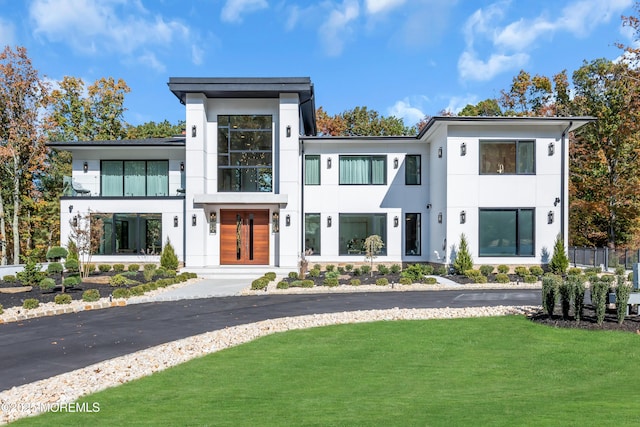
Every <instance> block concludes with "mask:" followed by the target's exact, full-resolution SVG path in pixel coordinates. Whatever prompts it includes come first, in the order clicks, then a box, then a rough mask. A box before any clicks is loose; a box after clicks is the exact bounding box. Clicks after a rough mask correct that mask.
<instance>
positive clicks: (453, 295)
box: [0, 289, 541, 390]
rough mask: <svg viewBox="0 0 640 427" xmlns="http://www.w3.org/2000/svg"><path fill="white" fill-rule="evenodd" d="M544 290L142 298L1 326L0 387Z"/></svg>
mask: <svg viewBox="0 0 640 427" xmlns="http://www.w3.org/2000/svg"><path fill="white" fill-rule="evenodd" d="M540 298H541V296H540V290H539V289H520V290H502V289H501V290H465V291H423V292H418V291H416V292H382V293H377V292H376V293H354V294H314V295H264V296H242V297H224V298H205V299H190V300H180V301H169V302H155V303H149V304H136V305H129V306H126V307H114V308H109V309H104V310H94V311H84V312H79V313H73V314H67V315H61V316H53V317H41V318H36V319H31V320H26V321H22V322H16V323H7V324H4V325H0V343H1V344H0V360H2V363H1V364H0V390H6V389H8V388H11V387H13V386H18V385H22V384H27V383H30V382H33V381H37V380H40V379H44V378H49V377H52V376H54V375H58V374H61V373H64V372H69V371H72V370H75V369H79V368H83V367H85V366H88V365H91V364H94V363H97V362H100V361H103V360H107V359H111V358H114V357H118V356H122V355H125V354H129V353H133V352H135V351H138V350H142V349H146V348H149V347H153V346H156V345H159V344H162V343H166V342H170V341H174V340H177V339H181V338H185V337H189V336H192V335H197V334H201V333H204V332H209V331H214V330H218V329H223V328H225V327H229V326H236V325H240V324H246V323H252V322H256V321H260V320H266V319H274V318H279V317H287V316H299V315H306V314H316V313H333V312H342V311H355V310H371V309H389V308H395V307H399V308H443V307H452V308H454V307H483V306H496V305H539V304H540V301H541V299H540Z"/></svg>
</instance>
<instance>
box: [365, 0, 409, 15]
mask: <svg viewBox="0 0 640 427" xmlns="http://www.w3.org/2000/svg"><path fill="white" fill-rule="evenodd" d="M364 3H365V8H366V10H367V13H368V14H376V13H382V12H387V11H389V10H391V9H395V8H396V7H398V6H401V5H403V4H404V3H405V0H365V2H364Z"/></svg>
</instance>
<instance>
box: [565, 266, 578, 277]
mask: <svg viewBox="0 0 640 427" xmlns="http://www.w3.org/2000/svg"><path fill="white" fill-rule="evenodd" d="M581 275H582V269H581V268H579V267H571V268H569V269H568V270H567V276H581Z"/></svg>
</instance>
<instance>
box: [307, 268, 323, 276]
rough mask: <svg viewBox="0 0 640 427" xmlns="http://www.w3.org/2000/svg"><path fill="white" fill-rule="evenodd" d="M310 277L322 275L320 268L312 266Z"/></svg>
mask: <svg viewBox="0 0 640 427" xmlns="http://www.w3.org/2000/svg"><path fill="white" fill-rule="evenodd" d="M309 277H320V270H318V269H317V268H312V269H311V270H309Z"/></svg>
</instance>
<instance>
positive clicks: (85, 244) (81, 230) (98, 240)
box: [69, 212, 104, 277]
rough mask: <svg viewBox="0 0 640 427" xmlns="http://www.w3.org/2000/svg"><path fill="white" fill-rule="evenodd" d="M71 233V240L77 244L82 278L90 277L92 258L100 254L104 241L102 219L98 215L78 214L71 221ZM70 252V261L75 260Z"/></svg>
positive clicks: (89, 213) (70, 251)
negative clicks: (97, 253)
mask: <svg viewBox="0 0 640 427" xmlns="http://www.w3.org/2000/svg"><path fill="white" fill-rule="evenodd" d="M69 224H70V225H71V233H70V234H69V240H70V241H71V242H73V244H75V247H76V249H77V254H78V263H79V264H80V272H81V273H82V277H87V276H88V275H89V268H90V265H91V256H92V255H93V254H94V253H96V252H98V250H99V249H100V245H101V244H102V242H103V240H104V227H103V222H102V219H101V218H100V217H99V216H97V215H91V212H88V213H87V214H80V213H78V214H77V215H76V216H75V218H73V219H71V220H70V221H69ZM71 249H73V248H70V250H69V255H70V256H69V259H73V255H71V254H72V253H74V251H72V250H71Z"/></svg>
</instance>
